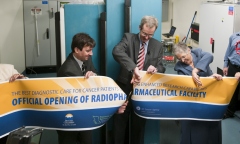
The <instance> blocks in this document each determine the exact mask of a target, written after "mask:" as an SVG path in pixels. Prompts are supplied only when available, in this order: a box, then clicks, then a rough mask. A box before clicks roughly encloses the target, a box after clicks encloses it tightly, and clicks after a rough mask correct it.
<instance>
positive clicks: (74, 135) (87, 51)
mask: <svg viewBox="0 0 240 144" xmlns="http://www.w3.org/2000/svg"><path fill="white" fill-rule="evenodd" d="M94 47H95V41H94V40H93V39H92V38H91V37H90V36H89V35H88V34H85V33H78V34H76V35H75V36H74V37H73V39H72V46H71V49H72V53H70V54H69V56H68V57H67V59H66V61H65V62H64V63H63V64H62V66H61V67H60V69H59V71H58V73H57V76H58V77H74V76H85V78H88V77H89V76H95V75H97V74H96V69H95V68H94V66H93V62H92V57H91V56H92V55H93V52H92V49H93V48H94ZM57 132H58V142H59V144H76V143H77V142H80V143H81V144H82V143H83V144H92V131H91V130H86V131H57Z"/></svg>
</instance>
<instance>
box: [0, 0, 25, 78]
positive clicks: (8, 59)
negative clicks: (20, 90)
mask: <svg viewBox="0 0 240 144" xmlns="http://www.w3.org/2000/svg"><path fill="white" fill-rule="evenodd" d="M0 18H1V20H0V63H8V64H13V65H14V66H15V68H16V69H17V70H18V71H19V72H20V73H21V72H23V70H24V69H25V52H24V33H23V4H22V0H1V3H0Z"/></svg>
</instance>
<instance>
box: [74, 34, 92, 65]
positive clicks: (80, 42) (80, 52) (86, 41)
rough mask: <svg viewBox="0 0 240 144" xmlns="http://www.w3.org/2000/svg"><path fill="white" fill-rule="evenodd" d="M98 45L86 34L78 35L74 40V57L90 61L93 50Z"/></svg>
mask: <svg viewBox="0 0 240 144" xmlns="http://www.w3.org/2000/svg"><path fill="white" fill-rule="evenodd" d="M95 45H96V43H95V41H94V39H93V38H91V37H90V36H89V35H88V34H86V33H77V34H76V35H74V36H73V39H72V46H71V48H72V52H73V55H74V56H75V57H76V58H77V59H79V60H81V61H85V60H88V58H89V57H90V56H92V55H93V52H92V49H93V48H94V47H95Z"/></svg>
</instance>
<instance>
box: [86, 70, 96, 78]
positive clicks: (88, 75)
mask: <svg viewBox="0 0 240 144" xmlns="http://www.w3.org/2000/svg"><path fill="white" fill-rule="evenodd" d="M90 76H97V74H95V73H94V72H92V71H88V72H87V73H86V74H85V76H84V78H85V79H88V78H89V77H90Z"/></svg>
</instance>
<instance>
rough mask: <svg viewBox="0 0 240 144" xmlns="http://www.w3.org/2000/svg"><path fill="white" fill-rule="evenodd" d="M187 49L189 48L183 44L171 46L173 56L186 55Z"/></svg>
mask: <svg viewBox="0 0 240 144" xmlns="http://www.w3.org/2000/svg"><path fill="white" fill-rule="evenodd" d="M188 49H189V48H188V46H187V45H186V44H185V43H183V42H179V43H177V44H175V45H174V46H173V54H174V55H177V54H182V53H188Z"/></svg>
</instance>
